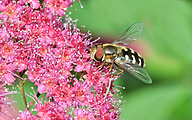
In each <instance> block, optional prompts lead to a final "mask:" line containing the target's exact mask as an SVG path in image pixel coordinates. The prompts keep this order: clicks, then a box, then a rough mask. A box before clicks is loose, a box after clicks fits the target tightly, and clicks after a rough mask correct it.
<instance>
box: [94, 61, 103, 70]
mask: <svg viewBox="0 0 192 120" xmlns="http://www.w3.org/2000/svg"><path fill="white" fill-rule="evenodd" d="M103 65H104V62H102V63H101V65H99V66H98V67H97V68H96V69H99V68H102V67H103Z"/></svg>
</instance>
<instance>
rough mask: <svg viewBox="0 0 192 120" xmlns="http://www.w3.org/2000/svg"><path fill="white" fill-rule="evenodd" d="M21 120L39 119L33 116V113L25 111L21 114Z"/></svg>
mask: <svg viewBox="0 0 192 120" xmlns="http://www.w3.org/2000/svg"><path fill="white" fill-rule="evenodd" d="M18 119H19V120H38V117H36V116H34V115H32V113H31V112H29V111H28V110H25V111H23V112H21V113H20V114H19V118H18Z"/></svg>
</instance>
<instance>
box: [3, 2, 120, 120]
mask: <svg viewBox="0 0 192 120" xmlns="http://www.w3.org/2000/svg"><path fill="white" fill-rule="evenodd" d="M41 2H42V3H39V1H38V0H19V1H17V2H15V1H11V0H3V2H2V3H1V4H0V7H1V8H0V10H1V11H2V13H0V18H1V19H2V20H3V22H1V23H0V26H1V28H0V38H1V39H0V83H4V84H7V85H9V84H11V83H13V82H14V81H15V79H16V78H19V82H20V84H18V85H16V86H17V87H19V88H20V89H22V92H23V91H24V89H23V85H24V83H25V82H26V80H29V81H30V82H33V83H34V85H35V86H37V91H35V90H34V94H35V93H36V92H38V94H37V96H36V95H33V97H34V98H33V99H34V100H35V101H36V102H35V103H34V104H32V103H33V102H29V101H27V100H26V101H25V105H26V110H25V111H23V112H21V113H20V115H19V119H20V120H25V119H28V120H30V119H31V120H34V119H41V120H45V119H46V120H47V119H48V120H49V119H50V120H51V119H78V120H83V119H84V120H85V119H86V120H95V119H106V120H107V119H118V118H119V117H118V116H119V115H120V113H121V112H120V111H119V110H118V109H119V108H118V104H120V102H119V101H117V97H114V94H115V92H117V90H116V89H115V87H114V85H113V82H114V81H115V80H116V79H117V78H118V76H117V77H115V76H113V72H108V71H109V66H104V67H103V68H99V69H98V68H97V67H98V64H97V63H95V64H93V63H94V62H93V60H90V54H89V49H88V48H90V47H92V45H93V44H94V43H93V42H91V41H90V38H89V35H90V33H89V32H88V33H82V32H81V31H80V29H78V28H77V21H76V20H75V21H73V20H72V19H71V18H70V17H68V16H67V15H65V12H66V9H67V8H68V7H70V5H71V4H73V3H72V2H73V0H44V1H41ZM63 15H65V19H64V20H63V19H62V16H63ZM62 20H63V21H62ZM14 84H17V83H14ZM24 87H25V86H24ZM44 93H46V94H44ZM39 94H44V95H43V96H45V97H44V99H45V101H43V100H44V99H39V98H38V97H39ZM22 95H23V99H25V97H24V95H25V93H24V94H22ZM26 102H28V103H31V104H30V105H33V106H34V107H35V109H34V110H35V111H36V114H33V115H32V111H31V109H29V108H28V105H27V103H26Z"/></svg>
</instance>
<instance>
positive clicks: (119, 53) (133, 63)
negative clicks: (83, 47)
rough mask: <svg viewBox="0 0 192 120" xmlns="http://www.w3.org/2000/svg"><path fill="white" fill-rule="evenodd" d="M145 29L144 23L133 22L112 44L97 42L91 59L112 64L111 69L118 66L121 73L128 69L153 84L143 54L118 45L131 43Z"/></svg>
mask: <svg viewBox="0 0 192 120" xmlns="http://www.w3.org/2000/svg"><path fill="white" fill-rule="evenodd" d="M142 31H143V23H135V24H132V25H131V26H130V27H129V28H128V29H127V30H126V31H125V32H124V33H123V34H122V35H120V36H119V37H118V38H117V39H115V40H114V41H113V42H112V43H111V44H101V43H98V44H95V45H94V46H93V47H92V48H91V59H93V60H95V61H96V62H103V63H102V64H101V65H100V67H101V66H103V64H104V63H108V64H110V70H111V69H112V66H116V67H117V68H118V69H119V70H120V73H118V75H119V74H121V73H122V72H123V70H122V69H124V70H127V71H128V72H129V73H131V74H132V75H133V76H135V77H136V78H137V79H139V80H141V81H142V82H144V83H147V84H151V83H152V80H151V78H150V76H149V75H148V73H147V71H146V70H145V69H144V67H145V61H144V59H143V58H142V56H141V55H140V54H139V53H137V52H136V51H134V50H132V49H131V48H128V47H125V46H121V45H118V43H122V44H124V45H127V44H130V43H132V42H134V41H135V40H137V39H138V37H139V36H140V35H141V33H142Z"/></svg>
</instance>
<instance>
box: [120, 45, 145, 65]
mask: <svg viewBox="0 0 192 120" xmlns="http://www.w3.org/2000/svg"><path fill="white" fill-rule="evenodd" d="M122 57H124V58H125V59H124V61H125V62H127V63H131V64H135V65H138V66H140V67H144V66H145V62H144V59H143V58H142V57H141V55H140V54H139V53H137V52H136V51H134V50H132V49H131V48H128V47H124V48H123V49H122Z"/></svg>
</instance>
